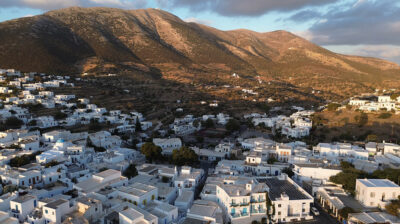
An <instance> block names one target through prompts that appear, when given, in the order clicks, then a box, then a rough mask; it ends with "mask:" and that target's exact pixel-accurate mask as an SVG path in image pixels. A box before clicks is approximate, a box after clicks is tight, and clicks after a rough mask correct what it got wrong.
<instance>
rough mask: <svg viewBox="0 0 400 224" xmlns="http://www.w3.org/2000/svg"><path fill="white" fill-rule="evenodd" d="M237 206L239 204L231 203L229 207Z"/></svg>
mask: <svg viewBox="0 0 400 224" xmlns="http://www.w3.org/2000/svg"><path fill="white" fill-rule="evenodd" d="M238 206H239V204H236V203H231V207H238Z"/></svg>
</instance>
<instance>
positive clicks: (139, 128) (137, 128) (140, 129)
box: [135, 118, 142, 132]
mask: <svg viewBox="0 0 400 224" xmlns="http://www.w3.org/2000/svg"><path fill="white" fill-rule="evenodd" d="M135 131H136V132H141V131H142V124H141V123H140V121H139V118H137V119H136V125H135Z"/></svg>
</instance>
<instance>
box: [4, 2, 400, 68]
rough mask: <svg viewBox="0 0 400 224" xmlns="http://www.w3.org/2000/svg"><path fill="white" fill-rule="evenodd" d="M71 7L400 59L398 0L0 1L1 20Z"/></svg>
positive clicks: (342, 51) (349, 52) (399, 7)
mask: <svg viewBox="0 0 400 224" xmlns="http://www.w3.org/2000/svg"><path fill="white" fill-rule="evenodd" d="M69 6H82V7H96V6H105V7H117V8H124V9H135V8H161V9H163V10H166V11H169V12H171V13H173V14H175V15H177V16H179V17H180V18H181V19H183V20H186V21H192V22H198V23H203V24H206V25H209V26H212V27H216V28H218V29H222V30H232V29H240V28H245V29H250V30H254V31H258V32H268V31H273V30H287V31H290V32H293V33H295V34H297V35H300V36H302V37H304V38H306V39H308V40H310V41H312V42H314V43H316V44H319V45H322V46H324V47H326V48H328V49H330V50H332V51H335V52H338V53H345V54H355V55H362V56H372V57H379V58H384V59H387V60H391V61H394V62H397V63H400V38H398V37H399V36H400V3H399V2H398V1H395V0H0V21H6V20H10V19H15V18H20V17H24V16H32V15H38V14H42V13H44V12H46V11H48V10H53V9H59V8H64V7H69Z"/></svg>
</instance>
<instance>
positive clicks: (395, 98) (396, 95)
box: [390, 93, 400, 100]
mask: <svg viewBox="0 0 400 224" xmlns="http://www.w3.org/2000/svg"><path fill="white" fill-rule="evenodd" d="M399 96H400V94H399V93H394V94H392V95H390V99H391V100H397V97H399Z"/></svg>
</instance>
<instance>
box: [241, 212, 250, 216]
mask: <svg viewBox="0 0 400 224" xmlns="http://www.w3.org/2000/svg"><path fill="white" fill-rule="evenodd" d="M241 215H242V216H248V215H249V213H248V212H241Z"/></svg>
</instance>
